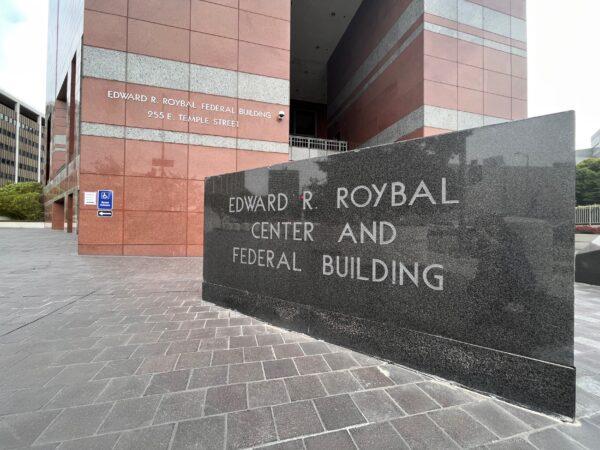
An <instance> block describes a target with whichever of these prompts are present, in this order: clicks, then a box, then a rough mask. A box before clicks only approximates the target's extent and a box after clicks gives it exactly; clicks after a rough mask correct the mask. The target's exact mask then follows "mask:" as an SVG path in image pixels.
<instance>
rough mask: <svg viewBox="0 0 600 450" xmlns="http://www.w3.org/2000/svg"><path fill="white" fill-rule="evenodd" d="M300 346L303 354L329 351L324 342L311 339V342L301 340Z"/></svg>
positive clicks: (317, 353)
mask: <svg viewBox="0 0 600 450" xmlns="http://www.w3.org/2000/svg"><path fill="white" fill-rule="evenodd" d="M300 347H301V348H302V351H303V352H304V354H305V355H319V354H322V353H331V351H330V350H329V347H327V344H326V343H325V342H321V341H312V342H301V343H300Z"/></svg>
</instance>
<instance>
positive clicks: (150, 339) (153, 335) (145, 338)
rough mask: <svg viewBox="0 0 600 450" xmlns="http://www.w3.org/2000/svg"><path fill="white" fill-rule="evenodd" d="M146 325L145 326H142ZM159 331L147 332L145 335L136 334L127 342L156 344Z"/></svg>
mask: <svg viewBox="0 0 600 450" xmlns="http://www.w3.org/2000/svg"><path fill="white" fill-rule="evenodd" d="M144 325H146V324H144ZM160 335H161V332H160V331H148V332H145V333H136V334H134V335H133V336H131V339H129V341H128V342H127V343H128V344H152V343H154V342H158V338H160Z"/></svg>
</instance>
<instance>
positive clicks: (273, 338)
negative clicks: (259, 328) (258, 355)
mask: <svg viewBox="0 0 600 450" xmlns="http://www.w3.org/2000/svg"><path fill="white" fill-rule="evenodd" d="M256 341H257V342H258V345H260V346H263V345H279V344H283V338H282V337H281V334H279V333H277V334H259V335H257V336H256Z"/></svg>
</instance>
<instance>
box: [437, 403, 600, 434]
mask: <svg viewBox="0 0 600 450" xmlns="http://www.w3.org/2000/svg"><path fill="white" fill-rule="evenodd" d="M438 401H439V400H438ZM462 409H464V410H465V411H466V412H467V413H469V414H470V415H471V416H472V417H473V418H475V420H477V421H478V422H479V423H481V424H483V425H485V426H486V427H487V428H489V429H490V430H491V431H492V432H493V433H494V434H496V435H497V436H499V437H501V438H507V437H510V436H514V435H515V434H519V433H522V432H525V431H528V430H530V429H531V428H530V427H528V426H527V425H525V423H523V422H521V421H520V420H519V419H517V418H516V417H515V416H513V415H511V414H509V413H508V412H507V411H506V410H504V409H502V408H500V407H499V406H497V405H495V404H494V403H493V402H492V401H483V402H478V403H471V404H469V405H464V406H463V407H462ZM599 431H600V430H599Z"/></svg>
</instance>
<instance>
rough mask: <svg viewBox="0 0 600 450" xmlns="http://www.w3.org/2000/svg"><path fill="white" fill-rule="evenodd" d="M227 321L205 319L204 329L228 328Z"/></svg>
mask: <svg viewBox="0 0 600 450" xmlns="http://www.w3.org/2000/svg"><path fill="white" fill-rule="evenodd" d="M228 326H229V319H207V320H206V324H205V325H204V328H217V327H219V328H220V327H228Z"/></svg>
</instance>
